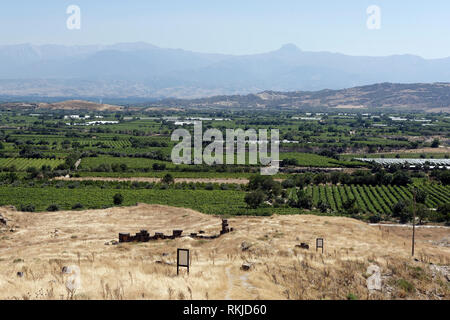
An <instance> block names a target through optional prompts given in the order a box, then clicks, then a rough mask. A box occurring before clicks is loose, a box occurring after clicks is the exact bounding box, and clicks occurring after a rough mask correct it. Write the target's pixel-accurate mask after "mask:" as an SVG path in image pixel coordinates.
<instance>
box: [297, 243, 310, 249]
mask: <svg viewBox="0 0 450 320" xmlns="http://www.w3.org/2000/svg"><path fill="white" fill-rule="evenodd" d="M295 247H296V248H301V249H306V250H309V244H307V243H304V242H302V243H300V244H296V245H295Z"/></svg>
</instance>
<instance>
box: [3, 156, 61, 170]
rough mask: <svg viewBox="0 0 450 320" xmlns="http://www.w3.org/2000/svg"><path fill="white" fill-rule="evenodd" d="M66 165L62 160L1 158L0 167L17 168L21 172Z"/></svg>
mask: <svg viewBox="0 0 450 320" xmlns="http://www.w3.org/2000/svg"><path fill="white" fill-rule="evenodd" d="M62 163H64V160H60V159H25V158H0V167H4V168H7V167H11V166H14V167H16V169H17V170H19V171H25V170H26V169H27V168H29V167H35V168H38V169H39V168H41V167H42V166H44V165H45V166H50V167H51V168H56V167H57V166H58V165H60V164H62Z"/></svg>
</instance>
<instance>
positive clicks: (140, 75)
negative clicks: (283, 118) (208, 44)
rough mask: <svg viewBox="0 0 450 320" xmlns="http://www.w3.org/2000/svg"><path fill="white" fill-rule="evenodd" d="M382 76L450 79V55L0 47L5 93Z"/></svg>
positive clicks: (281, 85)
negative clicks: (440, 56)
mask: <svg viewBox="0 0 450 320" xmlns="http://www.w3.org/2000/svg"><path fill="white" fill-rule="evenodd" d="M380 82H397V83H398V82H399V83H419V82H420V83H424V82H450V58H445V59H434V60H426V59H423V58H421V57H418V56H413V55H396V56H387V57H358V56H348V55H344V54H339V53H330V52H307V51H302V50H300V49H299V48H297V47H296V46H294V45H291V44H288V45H285V46H283V47H282V48H280V49H278V50H276V51H272V52H267V53H262V54H254V55H242V56H232V55H222V54H205V53H196V52H190V51H185V50H181V49H165V48H159V47H156V46H154V45H151V44H147V43H122V44H115V45H108V46H102V45H92V46H71V47H68V46H61V45H42V46H36V45H30V44H23V45H13V46H0V95H12V96H30V95H36V96H49V97H55V96H64V97H80V96H83V97H111V98H126V97H141V98H164V97H179V98H194V97H203V96H213V95H220V94H246V93H256V92H261V91H264V90H274V91H297V90H309V91H311V90H322V89H342V88H349V87H355V86H361V85H367V84H373V83H380Z"/></svg>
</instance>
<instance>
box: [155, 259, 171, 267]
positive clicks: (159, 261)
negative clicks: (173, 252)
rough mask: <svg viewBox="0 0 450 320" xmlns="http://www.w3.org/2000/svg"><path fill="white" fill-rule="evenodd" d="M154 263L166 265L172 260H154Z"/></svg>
mask: <svg viewBox="0 0 450 320" xmlns="http://www.w3.org/2000/svg"><path fill="white" fill-rule="evenodd" d="M155 263H156V264H165V265H168V266H171V265H173V263H172V262H167V261H163V260H156V261H155Z"/></svg>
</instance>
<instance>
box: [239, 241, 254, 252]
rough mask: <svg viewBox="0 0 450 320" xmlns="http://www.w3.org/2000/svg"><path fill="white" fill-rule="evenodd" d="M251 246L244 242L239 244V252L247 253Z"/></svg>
mask: <svg viewBox="0 0 450 320" xmlns="http://www.w3.org/2000/svg"><path fill="white" fill-rule="evenodd" d="M251 246H252V245H251V244H250V243H248V242H245V241H244V242H242V243H241V250H242V251H247V250H248V249H250V247H251Z"/></svg>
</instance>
